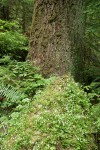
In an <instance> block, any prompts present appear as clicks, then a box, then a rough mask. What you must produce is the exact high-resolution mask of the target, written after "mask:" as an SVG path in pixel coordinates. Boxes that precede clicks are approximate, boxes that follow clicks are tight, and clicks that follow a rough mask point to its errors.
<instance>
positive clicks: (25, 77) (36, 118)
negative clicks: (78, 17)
mask: <svg viewBox="0 0 100 150" xmlns="http://www.w3.org/2000/svg"><path fill="white" fill-rule="evenodd" d="M16 2H17V1H16ZM22 2H23V3H21V7H20V9H19V12H18V14H17V16H18V17H19V20H18V19H16V17H15V16H13V15H12V13H13V11H14V12H16V13H17V11H16V10H17V8H16V7H15V4H13V5H14V7H15V8H16V9H14V10H13V11H12V12H11V13H10V17H11V18H13V19H12V20H6V19H4V18H3V19H2V20H0V150H99V147H100V71H99V70H100V63H99V61H100V60H99V58H100V49H99V46H100V41H99V37H100V33H99V31H100V30H99V25H100V20H99V19H97V18H98V14H99V12H100V9H96V8H99V6H100V2H99V1H97V3H95V2H94V1H93V2H92V3H91V4H90V3H89V4H88V7H87V10H86V11H85V13H86V15H87V19H86V23H87V27H86V34H85V40H86V43H85V44H86V46H87V49H88V50H87V51H86V55H87V57H88V58H89V59H88V61H86V62H85V63H86V64H85V67H86V68H85V71H84V74H85V77H84V78H85V79H84V83H83V84H80V83H76V82H75V80H74V79H73V77H72V76H71V75H70V74H69V75H63V76H61V77H59V76H57V75H56V76H54V75H51V76H50V77H49V78H45V77H43V75H42V74H41V72H40V69H39V68H38V67H35V66H33V64H32V63H31V62H30V61H29V60H28V59H27V54H28V43H29V37H28V36H27V35H26V30H27V29H26V28H24V27H23V26H22V23H23V21H22V18H21V16H20V11H22V8H23V7H22V6H23V5H24V6H25V7H26V5H29V6H30V5H31V4H32V1H31V0H29V3H28V2H27V3H26V2H25V1H24V0H23V1H22ZM0 3H1V2H0ZM18 4H19V3H18ZM3 6H4V7H5V6H8V3H7V1H2V7H3ZM0 11H1V10H0ZM27 11H28V10H27ZM28 15H29V14H28ZM27 17H28V16H27ZM27 17H26V18H27ZM29 18H31V16H30V17H29ZM26 26H28V23H27V25H26ZM22 27H23V28H22ZM27 28H28V27H27ZM24 30H25V31H24ZM23 31H24V32H23Z"/></svg>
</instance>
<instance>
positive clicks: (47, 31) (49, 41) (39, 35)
mask: <svg viewBox="0 0 100 150" xmlns="http://www.w3.org/2000/svg"><path fill="white" fill-rule="evenodd" d="M83 9H84V3H83V0H36V1H35V5H34V14H33V21H32V30H31V39H30V51H29V55H28V58H29V59H30V60H31V61H32V62H33V63H34V65H36V66H40V68H41V71H42V73H43V74H45V75H50V74H58V75H64V74H68V73H72V74H74V76H75V77H76V78H77V77H78V78H79V76H80V78H82V74H83V68H84V67H83V66H84V65H83V64H84V46H83V45H84V44H83V37H84V15H83Z"/></svg>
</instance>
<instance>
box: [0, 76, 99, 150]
mask: <svg viewBox="0 0 100 150" xmlns="http://www.w3.org/2000/svg"><path fill="white" fill-rule="evenodd" d="M91 108H92V105H91V103H90V100H89V98H88V95H87V94H86V93H85V92H84V91H83V90H82V88H81V87H80V86H79V85H78V84H77V83H75V82H74V81H73V79H70V78H69V77H61V78H58V77H56V79H55V80H54V81H52V83H51V84H50V85H48V86H47V87H46V88H45V89H44V90H43V91H41V90H39V91H38V92H37V94H36V95H35V96H34V99H33V101H26V102H25V103H24V104H23V105H21V104H20V105H18V106H17V107H16V108H15V110H14V111H13V113H11V114H10V115H9V117H8V118H5V117H1V119H0V121H1V125H0V126H1V128H0V130H2V132H1V133H2V134H1V136H0V140H1V142H0V145H1V150H87V149H88V150H96V149H97V148H96V146H95V142H94V138H93V135H92V133H93V132H94V130H95V124H94V122H92V115H91ZM92 112H93V111H92ZM92 114H93V113H92Z"/></svg>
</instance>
